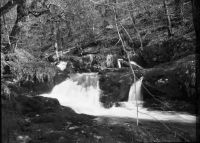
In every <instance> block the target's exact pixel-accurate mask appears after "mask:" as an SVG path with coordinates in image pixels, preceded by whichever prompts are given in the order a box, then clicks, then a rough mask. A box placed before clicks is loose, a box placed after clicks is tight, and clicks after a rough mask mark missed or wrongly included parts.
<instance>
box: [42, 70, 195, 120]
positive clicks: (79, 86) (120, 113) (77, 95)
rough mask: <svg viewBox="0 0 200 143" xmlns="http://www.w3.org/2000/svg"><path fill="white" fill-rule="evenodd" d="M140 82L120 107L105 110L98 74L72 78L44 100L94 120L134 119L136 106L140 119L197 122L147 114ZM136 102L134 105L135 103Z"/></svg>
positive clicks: (188, 117) (180, 116)
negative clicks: (93, 117) (52, 101)
mask: <svg viewBox="0 0 200 143" xmlns="http://www.w3.org/2000/svg"><path fill="white" fill-rule="evenodd" d="M142 79H143V78H141V79H139V80H138V81H136V82H135V83H133V85H132V86H131V88H130V92H129V99H128V101H127V102H121V103H120V107H116V106H113V107H111V108H108V109H107V108H104V107H103V106H102V104H101V102H100V95H101V90H100V89H99V76H98V74H97V73H89V74H88V73H86V74H72V75H70V78H67V79H66V80H65V81H64V82H62V83H60V84H58V85H56V86H55V87H54V88H53V90H52V92H51V93H49V94H42V95H41V96H44V97H51V98H57V99H58V101H59V102H60V104H61V105H63V106H67V107H71V108H72V109H73V110H74V111H75V112H76V113H83V114H88V115H95V116H115V117H130V118H137V110H136V109H137V106H136V105H137V104H138V111H139V113H138V117H139V119H148V120H155V118H156V119H157V120H166V121H176V122H190V123H193V122H195V121H196V117H195V116H192V115H189V114H181V113H177V112H173V113H172V112H166V111H149V110H148V109H147V108H144V107H142V97H141V93H140V90H141V84H142ZM136 99H137V103H136Z"/></svg>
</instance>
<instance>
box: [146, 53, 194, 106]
mask: <svg viewBox="0 0 200 143" xmlns="http://www.w3.org/2000/svg"><path fill="white" fill-rule="evenodd" d="M194 61H195V56H194V55H189V56H187V57H185V58H182V59H180V60H177V61H174V62H170V63H166V64H161V65H159V66H156V67H154V68H151V69H148V70H146V73H145V74H144V80H143V85H144V87H142V93H143V97H144V100H148V99H153V96H154V97H155V98H157V99H159V100H161V101H163V102H165V101H166V102H167V101H169V100H171V101H176V100H178V101H180V102H181V101H186V102H187V103H191V104H193V105H194V104H195V103H196V101H195V99H196V94H195V91H194V89H195V84H194V83H195V82H194V80H195V62H194ZM146 89H148V90H149V91H147V90H146ZM149 92H150V93H152V95H151V94H149ZM153 100H154V99H153ZM154 101H155V102H157V101H156V100H154Z"/></svg>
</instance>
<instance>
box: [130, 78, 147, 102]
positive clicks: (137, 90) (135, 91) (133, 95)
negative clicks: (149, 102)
mask: <svg viewBox="0 0 200 143" xmlns="http://www.w3.org/2000/svg"><path fill="white" fill-rule="evenodd" d="M142 80H143V77H141V78H140V79H139V80H138V81H136V82H135V83H133V84H132V85H131V88H130V91H129V96H128V102H131V103H133V104H135V103H136V101H138V102H142V94H141V85H142Z"/></svg>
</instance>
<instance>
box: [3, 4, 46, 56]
mask: <svg viewBox="0 0 200 143" xmlns="http://www.w3.org/2000/svg"><path fill="white" fill-rule="evenodd" d="M37 2H38V1H37V0H9V1H8V2H7V3H6V4H5V5H4V6H3V7H1V8H0V11H1V14H0V16H3V15H5V14H6V13H7V12H9V11H10V10H11V9H12V8H13V7H14V6H17V19H16V21H15V24H14V26H13V28H12V30H11V33H10V35H9V41H10V43H11V44H9V43H8V44H7V45H6V46H5V49H4V52H5V53H8V52H9V51H10V52H14V47H15V46H16V44H17V40H18V39H19V34H20V32H21V30H22V28H23V25H24V23H26V22H27V21H28V20H29V14H32V15H34V16H35V17H39V16H41V15H42V14H44V13H47V12H49V10H48V9H47V8H44V9H41V10H40V11H34V8H35V5H37ZM42 5H44V4H42Z"/></svg>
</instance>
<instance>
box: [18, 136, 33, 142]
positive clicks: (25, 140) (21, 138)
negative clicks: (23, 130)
mask: <svg viewBox="0 0 200 143" xmlns="http://www.w3.org/2000/svg"><path fill="white" fill-rule="evenodd" d="M30 141H31V138H30V137H29V136H26V135H24V136H22V135H20V136H18V137H17V143H29V142H30Z"/></svg>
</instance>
